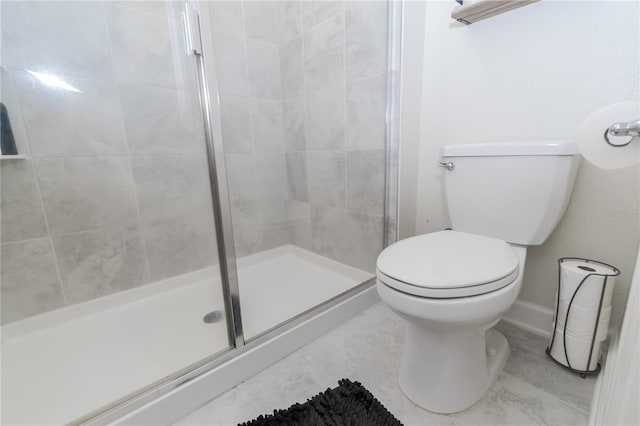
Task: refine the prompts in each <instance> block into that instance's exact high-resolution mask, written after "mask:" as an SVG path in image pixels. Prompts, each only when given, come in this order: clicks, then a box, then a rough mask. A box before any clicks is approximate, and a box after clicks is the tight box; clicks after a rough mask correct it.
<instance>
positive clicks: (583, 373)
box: [545, 257, 620, 378]
mask: <svg viewBox="0 0 640 426" xmlns="http://www.w3.org/2000/svg"><path fill="white" fill-rule="evenodd" d="M567 260H575V261H582V262H585V263H593V264H596V265H601V266H604V267H607V268H610V269H611V270H612V272H611V273H607V274H604V273H597V272H596V270H595V269H593V268H590V269H593V272H591V271H589V269H586V268H585V269H586V270H587V271H589V272H590V273H589V274H587V275H586V276H585V277H584V278H582V280H581V281H580V284H578V286H577V287H576V290H575V291H574V292H573V294H572V296H571V300H570V301H569V305H568V307H567V314H566V316H565V318H564V329H563V332H562V338H563V340H564V341H563V347H564V356H565V359H566V360H567V365H564V364H563V363H561V362H560V361H558V360H557V359H555V358H554V357H553V356H552V355H551V349H552V348H553V344H554V341H555V337H556V333H555V330H556V323H557V320H558V314H559V312H558V311H559V309H560V294H561V290H562V289H561V286H562V280H561V274H562V272H561V266H562V262H564V261H567ZM618 275H620V271H619V270H618V268H616V267H614V266H611V265H608V264H606V263H604V262H598V261H597V260H591V259H584V258H580V257H562V258H560V259H558V294H557V295H556V308H555V312H554V315H553V331H552V333H551V342H550V343H549V346H547V349H546V350H545V352H546V353H547V355H548V356H549V358H551V359H552V360H553V361H554V362H555V363H556V364H558V365H560V366H561V367H563V368H565V369H567V370H570V371H572V372H574V373H578V374H580V376H581V377H582V378H585V377H587V376H588V375H594V374H598V372H599V371H600V363H599V362H598V364H597V366H596V368H595V369H594V370H579V369H576V368H573V367H572V366H571V362H570V361H569V354H568V352H567V342H566V335H567V325H568V324H569V321H568V320H569V313H570V312H571V305H572V303H573V301H574V299H575V297H576V295H577V294H578V292H579V291H580V289H581V288H582V285H583V284H584V283H585V282H587V280H588V279H589V278H590V277H593V276H597V277H604V280H603V282H602V291H601V292H600V301H599V302H598V313H597V315H596V321H595V324H594V326H593V334H592V337H591V344H590V349H589V359H588V361H587V368H589V365H590V364H591V358H592V356H593V349H594V347H595V345H596V335H597V333H598V325H599V323H600V314H601V313H602V303H603V301H604V295H605V291H606V289H607V279H608V278H609V277H615V276H618Z"/></svg>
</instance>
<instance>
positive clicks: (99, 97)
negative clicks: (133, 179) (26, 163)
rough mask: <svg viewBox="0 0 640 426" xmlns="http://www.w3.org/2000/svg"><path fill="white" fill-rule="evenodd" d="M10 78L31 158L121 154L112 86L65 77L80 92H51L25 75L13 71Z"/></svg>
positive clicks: (117, 103) (118, 117) (121, 129)
mask: <svg viewBox="0 0 640 426" xmlns="http://www.w3.org/2000/svg"><path fill="white" fill-rule="evenodd" d="M14 77H15V83H16V86H17V89H18V99H19V101H20V106H21V109H22V118H23V121H24V125H25V128H26V132H27V135H28V137H29V142H30V144H31V154H32V155H33V156H34V157H54V156H57V157H60V156H73V157H77V156H88V155H114V154H125V153H126V152H127V144H126V133H125V128H124V119H123V117H122V111H121V108H120V100H119V97H118V88H117V86H116V84H115V83H113V82H109V81H97V80H76V79H67V80H66V81H67V83H68V84H70V85H71V86H73V87H75V88H76V89H77V90H79V91H80V92H73V91H68V90H57V89H52V88H51V87H49V86H47V85H45V84H43V83H41V82H40V81H38V80H37V79H36V78H35V77H34V76H32V75H30V74H28V73H26V72H18V73H15V74H14ZM70 117H72V118H73V119H70Z"/></svg>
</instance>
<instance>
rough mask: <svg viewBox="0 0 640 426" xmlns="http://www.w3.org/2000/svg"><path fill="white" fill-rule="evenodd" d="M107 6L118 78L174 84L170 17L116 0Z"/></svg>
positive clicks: (135, 81)
mask: <svg viewBox="0 0 640 426" xmlns="http://www.w3.org/2000/svg"><path fill="white" fill-rule="evenodd" d="M106 10H107V22H108V25H109V33H110V38H111V53H112V56H113V65H114V68H115V72H116V76H117V78H118V81H120V82H126V83H137V84H143V85H152V86H161V87H171V88H175V87H176V73H175V70H174V57H173V56H174V55H173V52H172V47H171V35H170V32H169V21H168V19H167V18H166V17H163V16H158V15H154V14H150V13H146V12H144V11H141V10H137V9H134V8H129V7H122V6H117V5H113V4H107V5H106Z"/></svg>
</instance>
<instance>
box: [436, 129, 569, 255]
mask: <svg viewBox="0 0 640 426" xmlns="http://www.w3.org/2000/svg"><path fill="white" fill-rule="evenodd" d="M442 158H443V160H442V161H443V162H444V163H452V164H453V169H452V170H447V169H444V170H443V176H444V179H443V185H444V193H445V196H446V200H447V207H448V210H449V216H450V219H451V224H452V226H453V229H454V230H456V231H463V232H469V233H473V234H479V235H485V236H488V237H493V238H498V239H501V240H504V241H507V242H510V243H515V244H522V245H539V244H542V243H543V242H544V241H545V240H546V239H547V237H549V235H550V234H551V232H552V231H553V229H554V228H555V227H556V225H557V224H558V222H559V221H560V218H561V217H562V215H563V214H564V211H565V209H566V208H567V204H568V203H569V198H570V197H571V191H572V190H573V183H574V181H575V177H576V173H577V171H578V164H579V163H580V156H579V155H578V151H577V147H576V145H575V143H573V142H569V141H560V142H549V141H545V142H508V143H482V144H469V145H448V146H444V147H443V149H442Z"/></svg>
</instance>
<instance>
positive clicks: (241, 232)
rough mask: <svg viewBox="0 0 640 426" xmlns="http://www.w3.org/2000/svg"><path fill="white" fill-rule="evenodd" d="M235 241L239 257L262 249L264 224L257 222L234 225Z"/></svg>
mask: <svg viewBox="0 0 640 426" xmlns="http://www.w3.org/2000/svg"><path fill="white" fill-rule="evenodd" d="M233 242H234V245H235V252H236V256H237V257H244V256H248V255H250V254H253V253H257V252H259V251H262V226H261V225H257V224H246V225H241V226H234V227H233Z"/></svg>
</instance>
